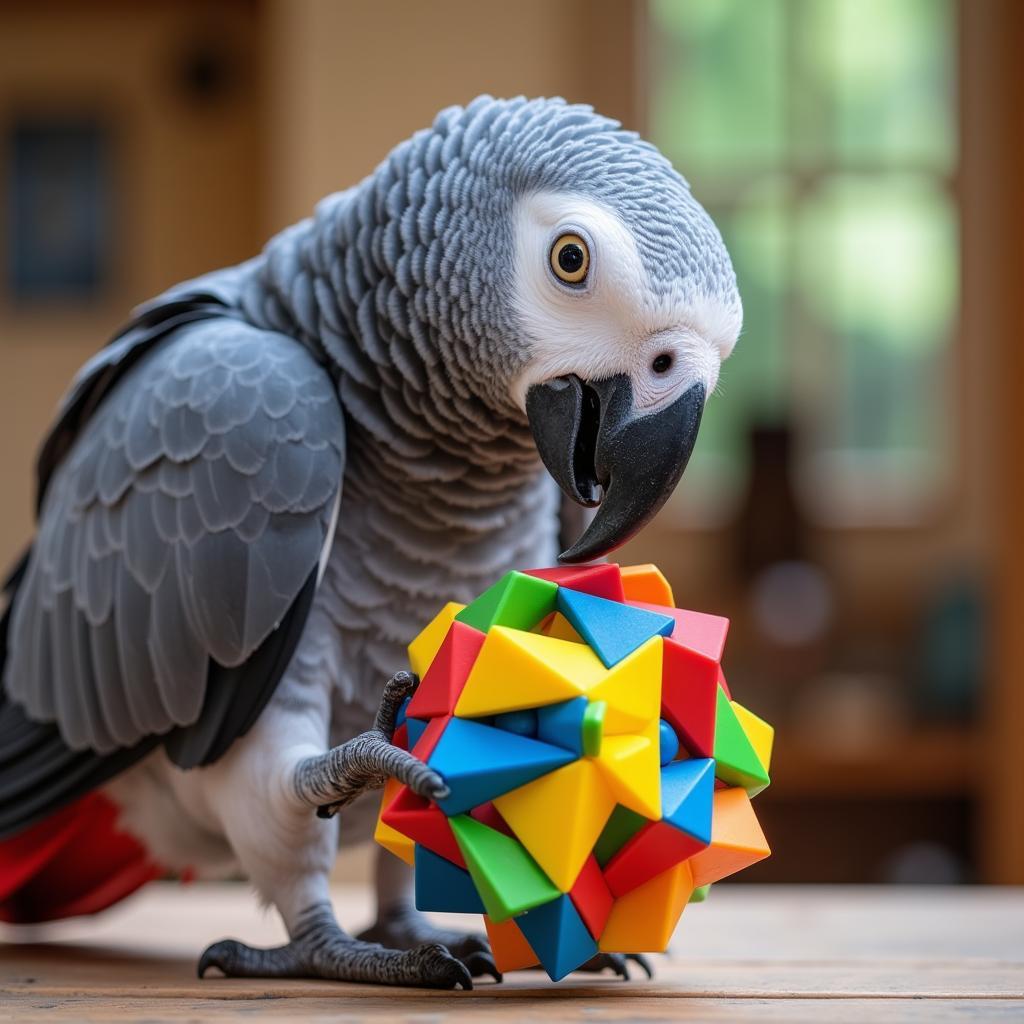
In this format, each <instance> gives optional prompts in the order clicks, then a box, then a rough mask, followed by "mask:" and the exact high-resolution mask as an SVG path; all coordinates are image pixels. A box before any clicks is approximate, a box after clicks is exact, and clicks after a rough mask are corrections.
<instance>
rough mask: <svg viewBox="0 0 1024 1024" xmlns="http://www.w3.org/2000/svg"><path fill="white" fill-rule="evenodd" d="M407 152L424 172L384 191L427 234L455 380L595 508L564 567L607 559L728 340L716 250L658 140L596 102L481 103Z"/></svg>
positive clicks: (675, 461) (736, 323) (644, 507)
mask: <svg viewBox="0 0 1024 1024" xmlns="http://www.w3.org/2000/svg"><path fill="white" fill-rule="evenodd" d="M409 145H410V146H411V147H412V150H413V151H415V152H416V153H417V154H419V155H418V157H417V162H418V164H419V165H421V166H425V167H426V168H427V171H426V173H425V174H424V175H423V176H422V177H421V178H415V177H412V176H410V177H409V178H408V180H407V183H406V184H405V185H404V186H403V187H402V189H399V186H398V185H397V184H395V185H391V182H392V181H394V180H395V175H394V174H393V173H391V172H388V173H387V177H386V179H385V181H386V183H387V184H388V185H389V187H390V189H391V191H390V192H389V193H388V203H389V204H390V203H391V202H392V201H393V199H394V200H396V202H395V210H396V215H397V214H398V212H399V211H402V212H401V223H400V225H399V226H397V227H396V230H395V234H396V236H399V237H405V236H406V235H409V236H410V237H412V236H415V234H416V233H417V232H418V234H419V236H420V237H421V238H423V239H424V241H426V240H427V236H431V235H432V236H433V241H432V242H431V244H430V245H429V248H428V250H427V253H426V257H425V260H424V261H423V262H422V266H423V270H422V276H423V277H429V276H430V271H431V268H432V267H434V268H436V276H435V277H434V278H433V280H432V284H431V287H430V290H429V293H428V294H427V295H426V296H425V297H424V298H423V300H422V301H421V302H419V304H418V308H419V309H422V310H423V311H424V312H425V314H426V317H427V319H428V320H429V321H430V322H431V327H432V328H433V330H434V332H435V337H440V338H441V339H442V340H443V341H444V348H445V355H447V356H451V357H452V358H448V359H447V360H446V362H447V363H448V364H449V366H451V367H453V368H454V369H453V371H452V372H457V373H459V374H460V375H461V376H462V379H463V381H465V380H466V379H467V376H468V378H469V379H470V380H471V381H472V383H471V386H470V387H471V393H472V394H473V395H474V396H475V397H478V398H482V399H483V400H484V401H485V402H487V403H488V404H490V405H492V406H495V405H501V406H504V407H505V408H508V409H513V408H514V410H515V411H516V412H517V414H518V415H519V416H520V417H522V416H524V415H525V418H526V420H527V421H528V425H529V429H530V430H531V431H532V435H533V440H534V441H535V443H536V448H537V451H538V453H539V455H540V458H541V460H542V461H543V463H544V465H545V466H546V467H547V469H548V471H549V472H550V474H551V475H552V476H553V477H554V479H555V480H556V481H557V483H558V484H559V486H560V487H561V489H562V490H563V491H564V492H565V494H566V495H568V497H569V498H571V499H572V500H573V501H575V502H577V503H579V504H580V505H583V506H588V507H594V508H596V510H597V511H596V514H595V515H594V517H593V519H592V520H591V522H590V524H589V526H588V527H587V528H586V530H585V532H584V533H583V535H582V536H581V537H580V538H579V539H577V540H576V541H575V543H573V544H572V545H571V546H570V547H569V549H568V550H567V551H565V552H563V553H562V554H561V555H560V560H561V561H563V562H584V561H588V560H590V559H594V558H599V557H601V556H603V555H605V554H607V553H608V552H609V551H611V550H612V549H614V548H616V547H618V546H619V545H620V544H623V543H624V542H625V541H626V540H628V539H629V538H630V537H631V536H632V535H633V534H634V533H636V532H637V531H638V530H639V529H640V528H641V527H642V526H644V525H645V524H646V523H647V522H648V521H649V520H650V519H651V518H652V517H653V516H654V515H655V513H657V511H658V510H659V509H660V508H661V507H662V505H664V503H665V502H666V501H667V500H668V498H669V496H670V495H671V493H672V491H673V490H674V489H675V486H676V484H677V483H678V482H679V479H680V477H681V476H682V474H683V471H684V469H685V468H686V464H687V461H688V459H689V457H690V453H691V451H692V450H693V446H694V442H695V440H696V436H697V430H698V427H699V425H700V421H701V414H702V412H703V409H704V403H705V401H706V400H707V398H708V396H709V395H710V394H711V393H712V391H713V390H714V388H715V385H716V383H717V381H718V374H719V368H720V366H721V363H722V360H724V359H725V358H726V357H727V356H728V355H729V353H730V352H731V351H732V348H733V346H734V345H735V343H736V340H737V337H738V335H739V331H740V326H741V323H742V306H741V303H740V298H739V293H738V291H737V287H736V276H735V273H734V271H733V268H732V264H731V262H730V259H729V254H728V252H727V251H726V249H725V245H724V243H723V241H722V237H721V235H720V234H719V232H718V229H717V228H716V227H715V225H714V223H713V222H712V220H711V218H710V217H709V216H708V214H707V212H706V211H705V210H704V209H703V208H702V207H701V206H700V204H699V203H698V202H697V201H696V200H695V199H694V198H693V196H692V194H691V192H690V188H689V186H688V184H687V183H686V181H685V180H684V179H683V178H682V177H681V176H680V175H679V174H678V173H677V172H676V171H675V169H674V168H673V167H672V165H671V164H670V163H669V161H668V160H667V159H666V158H665V157H664V156H662V154H661V153H660V152H659V151H658V150H657V149H656V148H655V147H654V146H652V145H651V144H650V143H647V142H645V141H643V140H642V139H640V138H639V137H638V136H637V135H636V134H635V133H633V132H629V131H625V130H623V129H622V128H621V126H620V125H619V124H618V122H616V121H612V120H609V119H608V118H605V117H602V116H600V115H599V114H596V113H595V112H594V111H593V110H592V109H591V108H590V107H586V106H575V105H571V104H567V103H565V102H564V101H563V100H559V99H536V100H526V99H523V98H518V99H514V100H495V99H492V98H491V97H487V96H484V97H479V98H478V99H477V100H475V101H473V102H472V103H471V104H469V105H468V106H467V107H465V108H463V107H453V108H449V109H448V110H445V111H442V112H441V114H439V115H438V117H437V119H436V121H435V123H434V125H433V127H432V128H431V129H428V130H427V131H425V132H423V133H420V135H418V136H415V137H414V138H413V139H412V140H410V143H409ZM384 170H387V168H386V166H385V168H384ZM401 193H404V194H401ZM412 197H416V200H417V208H416V209H415V210H413V211H410V210H409V209H408V208H407V207H405V206H403V205H402V204H403V203H406V202H408V200H409V199H410V198H412ZM398 200H400V201H398ZM416 275H417V269H416V263H415V262H413V263H412V265H411V271H410V272H408V273H407V275H406V276H407V277H408V276H411V277H416ZM463 393H464V394H465V391H464V392H463Z"/></svg>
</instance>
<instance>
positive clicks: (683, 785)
mask: <svg viewBox="0 0 1024 1024" xmlns="http://www.w3.org/2000/svg"><path fill="white" fill-rule="evenodd" d="M714 795H715V762H714V759H713V758H710V757H695V758H692V759H691V760H689V761H673V762H672V763H671V764H668V765H665V767H664V768H662V769H661V817H662V819H663V820H664V821H666V822H668V824H670V825H673V826H675V827H676V828H678V829H679V830H680V831H682V832H686V833H687V834H688V835H691V836H693V838H694V839H699V840H700V841H701V842H702V843H710V842H711V807H712V801H713V799H714Z"/></svg>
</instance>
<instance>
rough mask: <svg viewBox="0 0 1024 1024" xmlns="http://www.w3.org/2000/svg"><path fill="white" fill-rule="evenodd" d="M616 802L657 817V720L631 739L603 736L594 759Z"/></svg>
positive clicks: (659, 804) (658, 773) (659, 759)
mask: <svg viewBox="0 0 1024 1024" xmlns="http://www.w3.org/2000/svg"><path fill="white" fill-rule="evenodd" d="M595 761H596V763H597V765H598V767H599V768H600V769H601V771H602V773H603V774H604V777H605V781H606V782H607V784H608V788H609V791H610V793H611V795H612V796H613V797H614V798H615V800H616V802H618V803H620V804H622V805H623V807H628V808H629V809H630V810H631V811H636V813H637V814H642V815H643V816H644V817H645V818H650V819H652V820H654V821H656V820H657V819H659V818H660V817H661V750H660V745H659V737H658V719H657V718H654V719H652V721H651V723H650V725H648V727H647V728H646V729H644V730H643V732H642V733H640V734H638V735H635V736H605V737H604V739H603V741H602V743H601V753H600V754H599V755H598V756H597V757H596V758H595Z"/></svg>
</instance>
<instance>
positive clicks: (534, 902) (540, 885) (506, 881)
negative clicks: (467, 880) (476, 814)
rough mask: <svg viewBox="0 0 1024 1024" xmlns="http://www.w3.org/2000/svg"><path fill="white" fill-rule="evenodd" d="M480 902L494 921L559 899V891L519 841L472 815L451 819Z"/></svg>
mask: <svg viewBox="0 0 1024 1024" xmlns="http://www.w3.org/2000/svg"><path fill="white" fill-rule="evenodd" d="M448 824H449V825H451V828H452V832H454V833H455V841H456V842H457V843H458V844H459V849H460V850H461V851H462V856H463V857H464V858H465V860H466V867H467V868H468V869H469V873H470V875H471V876H472V878H473V884H474V885H475V886H476V890H477V892H478V893H479V894H480V899H481V900H482V901H483V904H484V907H485V908H486V909H487V913H488V915H489V916H490V918H491V919H492V920H493V921H496V922H501V921H507V920H508V919H509V918H510V917H515V915H516V914H521V913H522V912H523V911H524V910H531V909H532V908H533V907H539V906H540V905H541V904H542V903H548V902H550V901H551V900H554V899H558V897H559V895H560V893H559V891H558V887H557V886H556V885H555V884H554V882H552V881H551V879H550V878H548V876H547V875H545V874H544V872H543V871H541V869H540V868H539V867H538V866H537V862H536V861H535V860H534V859H533V858H532V857H531V856H530V855H529V853H527V852H526V848H525V847H524V846H523V844H522V843H520V842H519V840H517V839H513V838H512V837H511V836H506V835H504V834H503V833H501V832H499V831H497V829H493V828H491V827H490V826H488V825H485V824H484V823H483V822H481V821H477V820H476V819H475V818H471V817H470V816H469V815H468V814H458V815H456V816H455V817H454V818H449V819H448Z"/></svg>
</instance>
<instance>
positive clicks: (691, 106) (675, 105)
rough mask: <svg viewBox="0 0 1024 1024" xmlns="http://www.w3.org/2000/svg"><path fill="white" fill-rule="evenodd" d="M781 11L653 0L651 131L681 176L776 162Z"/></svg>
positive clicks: (744, 1) (744, 3) (726, 2)
mask: <svg viewBox="0 0 1024 1024" xmlns="http://www.w3.org/2000/svg"><path fill="white" fill-rule="evenodd" d="M784 10H785V8H784V7H783V6H782V5H781V4H779V3H774V2H773V3H753V4H752V3H749V2H748V0H700V2H690V0H687V2H683V3H681V2H679V0H652V2H651V5H650V17H651V33H650V45H651V64H652V75H653V87H652V89H651V94H650V127H651V133H652V135H653V137H654V138H655V139H656V140H657V141H658V143H659V145H660V146H661V147H662V148H663V149H664V150H665V152H666V153H667V154H668V155H669V156H670V157H671V158H672V159H673V160H678V161H679V162H680V166H681V167H682V168H683V169H684V173H690V171H691V170H696V169H699V168H702V167H703V168H708V169H712V170H713V171H714V173H715V174H716V175H722V174H728V173H729V171H730V170H736V171H740V172H749V171H750V170H751V168H752V167H755V166H759V165H760V166H770V165H772V164H774V163H776V162H778V161H779V160H780V159H781V158H782V156H783V154H784V152H785V138H784V129H785V123H784V107H783V99H784V97H783V89H784V84H785V78H784V73H785V60H784V35H783V31H784V21H783V15H784Z"/></svg>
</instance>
